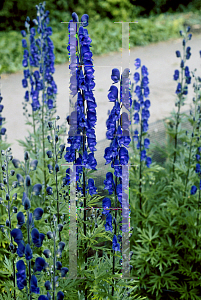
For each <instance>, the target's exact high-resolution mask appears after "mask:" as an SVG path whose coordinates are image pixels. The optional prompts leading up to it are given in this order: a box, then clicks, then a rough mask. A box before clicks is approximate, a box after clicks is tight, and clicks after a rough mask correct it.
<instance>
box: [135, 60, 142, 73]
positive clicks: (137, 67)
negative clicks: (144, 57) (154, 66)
mask: <svg viewBox="0 0 201 300" xmlns="http://www.w3.org/2000/svg"><path fill="white" fill-rule="evenodd" d="M134 66H135V67H136V70H137V69H139V67H140V66H141V60H140V59H139V58H136V60H135V63H134Z"/></svg>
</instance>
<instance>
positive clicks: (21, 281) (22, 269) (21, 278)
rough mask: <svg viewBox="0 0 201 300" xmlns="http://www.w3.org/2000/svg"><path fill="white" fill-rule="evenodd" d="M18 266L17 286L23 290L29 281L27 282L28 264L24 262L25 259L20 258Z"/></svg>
mask: <svg viewBox="0 0 201 300" xmlns="http://www.w3.org/2000/svg"><path fill="white" fill-rule="evenodd" d="M16 268H17V271H18V272H17V273H16V277H17V286H18V289H19V290H23V288H24V287H25V286H27V282H26V266H25V264H24V261H23V260H19V261H18V262H17V263H16Z"/></svg>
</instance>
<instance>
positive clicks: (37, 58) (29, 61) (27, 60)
mask: <svg viewBox="0 0 201 300" xmlns="http://www.w3.org/2000/svg"><path fill="white" fill-rule="evenodd" d="M36 9H37V19H34V20H33V22H34V24H35V25H36V26H37V33H38V34H39V37H38V38H36V29H35V28H34V27H32V28H31V29H30V30H29V27H30V24H29V22H30V18H29V17H27V19H26V22H25V27H26V28H27V32H28V36H29V42H27V40H26V36H27V34H26V31H25V30H22V31H21V34H22V37H23V39H22V47H23V48H24V55H23V61H22V65H23V67H24V68H26V69H25V70H24V79H23V80H22V86H23V88H26V89H27V88H28V80H29V83H30V86H31V91H29V90H26V92H25V97H24V98H25V101H26V102H28V101H29V97H30V96H31V98H32V103H31V105H32V110H33V111H36V110H38V109H39V108H40V106H41V104H40V102H39V93H40V91H44V92H43V97H44V98H43V102H44V103H46V104H47V107H48V108H49V109H52V108H53V107H54V106H55V95H56V94H57V85H56V83H55V81H54V78H53V76H52V75H53V74H54V72H55V68H54V60H55V56H54V53H53V49H54V45H53V42H52V41H51V39H50V36H51V35H52V28H51V27H48V23H49V17H48V16H49V11H46V12H45V3H44V4H42V3H40V4H39V6H38V5H36ZM33 67H34V68H39V70H35V71H34V72H33V71H32V69H33Z"/></svg>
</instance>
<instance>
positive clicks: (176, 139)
mask: <svg viewBox="0 0 201 300" xmlns="http://www.w3.org/2000/svg"><path fill="white" fill-rule="evenodd" d="M184 53H185V45H184V46H183V58H184V65H185V62H186V57H185V54H184ZM183 70H184V67H183V68H182V72H181V76H182V77H181V91H182V88H183V79H184V76H183ZM178 97H179V102H178V111H177V119H176V133H175V144H174V147H175V149H174V159H173V169H172V173H173V175H172V182H173V181H174V173H175V162H176V159H177V142H178V136H177V135H178V132H177V131H178V126H179V114H180V105H181V99H182V93H180V94H179V96H178Z"/></svg>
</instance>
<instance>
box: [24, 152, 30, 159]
mask: <svg viewBox="0 0 201 300" xmlns="http://www.w3.org/2000/svg"><path fill="white" fill-rule="evenodd" d="M28 159H29V153H28V152H27V151H26V152H25V153H24V160H26V161H27V160H28Z"/></svg>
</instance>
